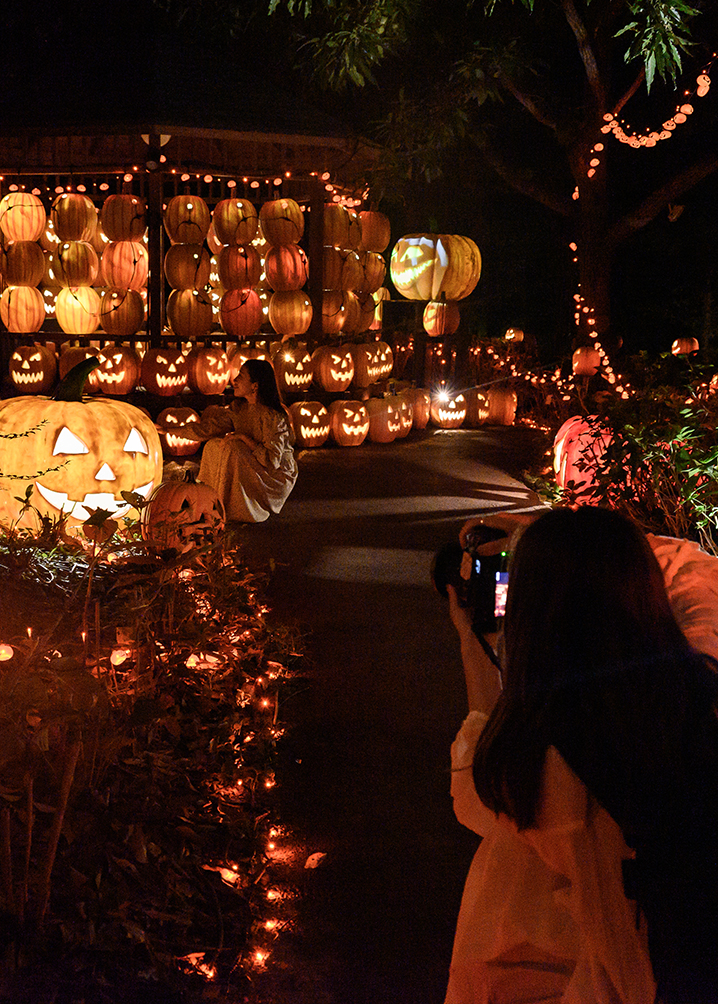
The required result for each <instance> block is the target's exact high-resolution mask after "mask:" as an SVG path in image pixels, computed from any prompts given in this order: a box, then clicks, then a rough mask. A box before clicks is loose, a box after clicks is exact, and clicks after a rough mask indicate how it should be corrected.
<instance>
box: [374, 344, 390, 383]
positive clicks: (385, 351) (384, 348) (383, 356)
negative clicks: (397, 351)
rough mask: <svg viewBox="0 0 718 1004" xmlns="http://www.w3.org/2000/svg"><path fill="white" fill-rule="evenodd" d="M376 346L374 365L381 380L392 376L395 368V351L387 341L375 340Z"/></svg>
mask: <svg viewBox="0 0 718 1004" xmlns="http://www.w3.org/2000/svg"><path fill="white" fill-rule="evenodd" d="M371 344H373V346H374V367H375V369H376V370H377V372H378V374H379V376H378V378H379V379H380V380H384V379H385V378H386V377H388V376H391V371H392V370H393V369H394V353H393V352H392V350H391V346H390V345H389V344H388V343H387V342H381V341H380V342H373V343H371Z"/></svg>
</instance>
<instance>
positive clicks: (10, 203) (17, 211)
mask: <svg viewBox="0 0 718 1004" xmlns="http://www.w3.org/2000/svg"><path fill="white" fill-rule="evenodd" d="M46 225H47V214H46V212H45V207H44V206H43V204H42V202H41V201H40V199H39V198H38V197H37V195H32V194H31V193H30V192H8V194H7V195H4V196H3V197H2V199H0V230H1V231H2V233H3V236H4V237H5V238H6V239H7V240H8V241H37V240H39V239H40V237H41V236H42V234H43V231H44V230H45V227H46Z"/></svg>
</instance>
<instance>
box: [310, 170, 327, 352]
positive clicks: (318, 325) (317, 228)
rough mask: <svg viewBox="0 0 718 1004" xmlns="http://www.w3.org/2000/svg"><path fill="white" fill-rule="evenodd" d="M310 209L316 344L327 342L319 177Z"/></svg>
mask: <svg viewBox="0 0 718 1004" xmlns="http://www.w3.org/2000/svg"><path fill="white" fill-rule="evenodd" d="M309 207H310V210H311V221H310V226H309V236H308V240H307V255H308V256H309V280H308V282H307V292H308V294H309V299H310V300H311V301H312V310H313V314H312V323H311V324H310V326H309V331H308V332H307V334H308V335H309V337H310V338H311V339H312V340H313V341H314V343H315V344H322V343H323V342H324V341H326V339H325V337H324V333H323V332H322V300H323V299H324V291H323V287H324V283H323V281H322V273H323V271H324V186H323V184H322V182H321V180H320V179H319V178H318V177H315V178H313V179H312V187H311V195H310V202H309Z"/></svg>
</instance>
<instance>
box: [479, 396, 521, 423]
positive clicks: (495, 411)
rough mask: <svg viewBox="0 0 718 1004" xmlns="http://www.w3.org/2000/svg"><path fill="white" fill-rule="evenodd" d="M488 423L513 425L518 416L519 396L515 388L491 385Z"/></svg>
mask: <svg viewBox="0 0 718 1004" xmlns="http://www.w3.org/2000/svg"><path fill="white" fill-rule="evenodd" d="M487 397H488V399H489V414H488V416H487V418H486V422H487V424H488V425H513V424H514V419H515V418H516V406H517V404H518V397H517V396H516V391H515V390H510V389H508V388H506V387H489V391H488V394H487Z"/></svg>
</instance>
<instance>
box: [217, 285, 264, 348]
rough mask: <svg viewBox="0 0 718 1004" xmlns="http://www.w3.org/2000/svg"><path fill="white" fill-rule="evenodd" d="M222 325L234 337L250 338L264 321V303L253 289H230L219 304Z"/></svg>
mask: <svg viewBox="0 0 718 1004" xmlns="http://www.w3.org/2000/svg"><path fill="white" fill-rule="evenodd" d="M219 316H220V320H221V322H222V327H223V328H224V330H225V331H226V332H227V334H228V335H231V337H232V338H248V337H249V336H250V335H253V334H255V332H256V331H258V330H259V326H260V324H261V323H262V303H261V301H260V299H259V296H258V295H257V293H256V292H255V291H254V290H253V289H229V290H227V292H226V293H225V294H224V296H223V297H222V300H221V302H220V305H219Z"/></svg>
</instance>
